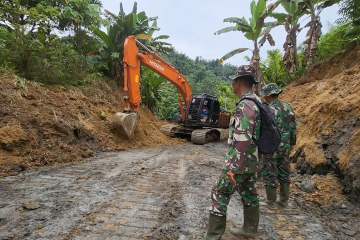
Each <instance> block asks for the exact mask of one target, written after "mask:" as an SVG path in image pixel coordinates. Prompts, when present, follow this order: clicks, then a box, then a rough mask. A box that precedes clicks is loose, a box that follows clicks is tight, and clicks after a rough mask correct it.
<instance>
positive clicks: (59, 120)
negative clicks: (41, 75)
mask: <svg viewBox="0 0 360 240" xmlns="http://www.w3.org/2000/svg"><path fill="white" fill-rule="evenodd" d="M122 97H123V91H122V90H121V89H120V87H119V86H117V85H116V84H115V82H114V81H111V80H107V79H101V78H93V79H89V80H88V81H87V82H86V84H85V85H83V86H78V87H72V86H45V85H42V84H39V83H36V82H33V81H27V80H25V79H22V78H19V77H18V76H16V75H14V74H9V73H6V72H1V71H0V99H1V101H0V119H1V121H0V177H4V176H7V175H16V174H18V173H19V172H21V171H23V170H25V169H32V168H34V167H38V166H43V165H48V164H51V165H53V164H61V163H73V162H79V161H82V160H83V159H84V158H87V157H91V156H93V155H94V154H95V153H97V152H102V151H122V150H128V149H132V148H136V147H156V146H158V145H171V144H176V143H181V142H182V141H180V140H177V139H169V138H168V137H166V136H164V135H163V134H162V133H161V132H160V126H161V125H163V124H164V122H161V121H158V120H157V119H156V117H155V116H154V115H153V114H152V113H151V112H150V111H149V110H147V109H145V108H140V110H139V114H140V120H139V122H138V126H137V128H136V130H135V133H134V137H133V139H131V140H130V141H129V140H128V139H127V138H126V137H125V136H122V135H119V134H117V133H116V132H115V131H113V130H112V129H111V124H110V120H111V118H112V115H113V114H115V113H116V112H119V111H122V109H123V105H122Z"/></svg>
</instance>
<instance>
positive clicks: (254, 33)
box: [214, 0, 286, 64]
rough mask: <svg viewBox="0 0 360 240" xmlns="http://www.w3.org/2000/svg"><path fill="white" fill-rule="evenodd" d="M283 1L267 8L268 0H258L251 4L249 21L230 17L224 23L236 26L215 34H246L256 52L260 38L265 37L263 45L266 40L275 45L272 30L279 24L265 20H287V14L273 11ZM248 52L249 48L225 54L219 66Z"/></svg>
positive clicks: (243, 18)
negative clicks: (232, 32) (230, 32)
mask: <svg viewBox="0 0 360 240" xmlns="http://www.w3.org/2000/svg"><path fill="white" fill-rule="evenodd" d="M280 2H281V1H277V2H276V3H272V4H269V6H266V0H258V1H257V2H255V0H253V1H252V2H251V4H250V11H251V18H250V19H249V21H247V20H246V18H245V17H242V18H237V17H230V18H225V19H224V22H230V23H235V24H236V26H233V27H226V28H223V29H220V30H219V31H217V32H215V33H214V34H215V35H219V34H222V33H226V32H229V31H241V32H242V33H244V36H245V37H246V38H247V39H248V40H251V41H253V42H254V50H255V51H258V45H257V42H258V39H259V37H261V36H262V37H263V39H262V40H261V41H262V44H263V43H264V42H265V40H268V41H269V43H270V45H272V46H273V45H274V44H275V43H274V42H273V39H272V37H271V35H270V30H271V29H272V28H274V27H276V26H278V24H269V23H265V22H264V20H265V18H266V17H273V18H275V19H276V20H277V21H278V22H284V21H285V19H286V14H283V13H274V12H273V10H274V9H275V8H276V7H277V6H278V5H279V4H280ZM264 26H267V30H266V31H264V32H263V31H262V28H263V27H264ZM246 50H248V49H247V48H239V49H235V50H232V51H230V52H229V53H227V54H225V55H224V56H223V57H222V58H221V59H220V60H219V64H222V63H223V62H224V61H225V60H227V59H229V58H231V57H232V56H234V55H236V54H238V53H242V52H244V51H246Z"/></svg>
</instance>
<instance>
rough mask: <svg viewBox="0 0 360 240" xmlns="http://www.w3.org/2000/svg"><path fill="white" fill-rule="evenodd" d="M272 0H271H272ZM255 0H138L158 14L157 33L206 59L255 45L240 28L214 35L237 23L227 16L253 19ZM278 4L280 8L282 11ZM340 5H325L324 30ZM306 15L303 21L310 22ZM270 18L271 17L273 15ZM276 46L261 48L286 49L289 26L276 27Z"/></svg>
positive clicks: (111, 0) (109, 3) (116, 4)
mask: <svg viewBox="0 0 360 240" xmlns="http://www.w3.org/2000/svg"><path fill="white" fill-rule="evenodd" d="M268 2H269V1H268ZM273 2H274V1H273ZM102 3H103V8H104V9H107V10H109V11H110V12H113V13H118V12H119V9H120V1H116V0H102ZM122 3H123V7H124V11H125V13H126V14H128V13H130V12H131V11H132V7H133V4H134V1H132V0H125V1H122ZM250 3H251V0H181V1H180V0H137V4H138V13H139V12H141V11H145V12H146V14H147V16H148V17H155V16H157V17H158V20H157V21H158V27H160V28H161V30H160V31H158V32H156V33H154V36H158V35H169V36H170V38H169V39H168V40H167V42H169V43H171V44H172V45H173V46H174V47H175V49H176V50H177V51H179V52H182V53H185V54H186V55H187V56H189V57H190V58H193V59H194V58H195V57H196V56H201V57H203V58H204V59H217V58H221V57H222V56H223V55H225V54H226V53H228V52H230V51H231V50H234V49H236V48H239V47H247V48H252V46H253V45H252V43H251V41H249V40H247V39H246V38H245V37H244V36H243V33H241V32H239V31H234V32H229V33H223V34H220V35H214V32H216V31H217V30H219V29H222V28H224V27H227V26H234V24H230V23H224V22H223V20H224V18H227V17H243V16H244V17H245V18H246V19H249V18H250V17H251V13H250ZM282 11H283V9H281V8H280V7H278V9H276V12H282ZM337 11H338V6H332V7H329V8H327V9H324V10H323V12H322V13H321V20H322V24H323V30H322V32H323V33H325V32H327V31H328V25H329V23H334V21H335V20H336V19H337V18H338V17H339V16H338V13H337ZM308 20H309V19H306V20H305V21H303V22H302V24H303V25H304V24H306V23H307V22H308ZM266 21H271V19H270V18H269V19H268V20H266ZM271 33H272V35H273V38H274V40H275V42H276V46H275V47H271V46H270V45H269V44H268V43H265V45H264V46H263V47H262V48H261V50H260V51H261V56H262V57H266V51H267V50H269V49H273V48H278V49H281V50H282V45H283V43H284V41H285V36H286V35H285V30H284V28H283V26H279V27H277V28H276V29H273V30H272V32H271ZM305 34H306V30H303V31H302V32H301V33H300V35H299V38H298V39H299V40H298V42H302V41H304V40H305ZM245 55H249V56H251V52H250V51H247V52H245V53H241V54H238V55H236V56H234V57H232V58H230V59H228V60H227V61H225V63H231V64H234V65H241V64H244V63H246V61H245V60H244V56H245Z"/></svg>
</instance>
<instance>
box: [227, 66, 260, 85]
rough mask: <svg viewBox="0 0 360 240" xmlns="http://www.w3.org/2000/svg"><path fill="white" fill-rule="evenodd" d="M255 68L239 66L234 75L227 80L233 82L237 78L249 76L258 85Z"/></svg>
mask: <svg viewBox="0 0 360 240" xmlns="http://www.w3.org/2000/svg"><path fill="white" fill-rule="evenodd" d="M255 72H256V71H255V68H254V67H253V66H251V65H241V66H240V67H238V69H237V70H236V72H235V74H234V75H230V76H229V77H228V78H229V79H231V80H235V79H237V78H239V77H242V76H250V77H252V78H253V79H254V82H255V83H259V81H258V80H256V75H255Z"/></svg>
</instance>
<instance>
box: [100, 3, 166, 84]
mask: <svg viewBox="0 0 360 240" xmlns="http://www.w3.org/2000/svg"><path fill="white" fill-rule="evenodd" d="M105 13H106V17H107V22H106V25H107V32H106V33H105V32H103V31H102V30H101V29H99V28H93V33H94V35H95V36H97V37H98V39H99V40H100V41H101V42H102V43H103V45H102V47H101V48H100V51H99V54H100V56H101V57H102V58H103V59H104V60H105V61H106V62H107V64H108V67H109V69H110V76H111V77H112V78H115V77H120V75H121V72H120V71H121V70H120V69H121V67H120V66H121V64H120V62H121V61H122V59H123V52H124V41H125V39H126V38H127V37H128V36H130V35H135V37H137V38H139V39H142V40H144V41H146V40H151V39H152V37H151V35H152V34H153V31H154V30H159V28H157V27H156V26H154V25H153V26H150V25H149V22H151V21H154V20H156V19H157V18H149V17H147V16H146V13H145V12H140V13H137V3H136V2H135V3H134V6H133V11H132V12H131V13H129V14H127V15H125V12H124V10H123V7H122V3H120V11H119V13H118V15H116V14H114V13H111V12H110V11H107V10H105ZM149 34H151V35H149ZM158 38H159V39H160V38H166V36H162V37H158ZM160 46H161V44H160Z"/></svg>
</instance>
